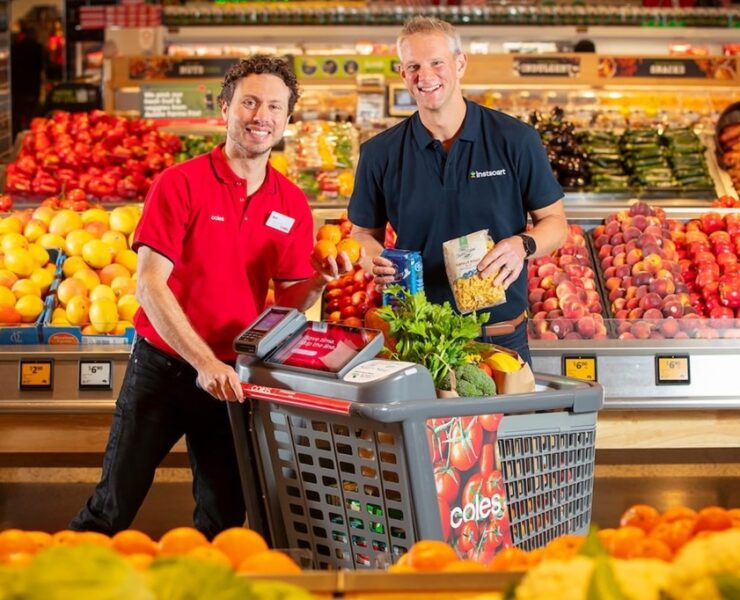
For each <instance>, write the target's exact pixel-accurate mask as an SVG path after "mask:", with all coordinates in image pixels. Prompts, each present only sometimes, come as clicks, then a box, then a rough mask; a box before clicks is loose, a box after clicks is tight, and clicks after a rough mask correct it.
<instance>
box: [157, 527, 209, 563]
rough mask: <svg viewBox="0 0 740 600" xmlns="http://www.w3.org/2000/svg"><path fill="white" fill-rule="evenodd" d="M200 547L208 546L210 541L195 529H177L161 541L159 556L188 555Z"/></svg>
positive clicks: (168, 533)
mask: <svg viewBox="0 0 740 600" xmlns="http://www.w3.org/2000/svg"><path fill="white" fill-rule="evenodd" d="M198 546H208V540H207V539H206V536H204V535H203V534H202V533H201V532H200V531H198V530H197V529H194V528H193V527H175V528H174V529H170V530H169V531H168V532H167V533H165V534H164V535H163V536H162V537H161V538H160V539H159V555H160V556H173V555H177V554H187V553H188V552H190V551H191V550H192V549H193V548H197V547H198Z"/></svg>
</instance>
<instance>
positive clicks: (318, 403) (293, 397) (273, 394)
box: [242, 383, 352, 415]
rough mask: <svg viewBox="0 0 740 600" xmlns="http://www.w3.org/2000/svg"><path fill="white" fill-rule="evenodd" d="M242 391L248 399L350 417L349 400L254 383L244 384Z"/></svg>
mask: <svg viewBox="0 0 740 600" xmlns="http://www.w3.org/2000/svg"><path fill="white" fill-rule="evenodd" d="M242 390H244V396H245V397H246V398H252V399H255V400H269V401H270V402H276V403H278V404H287V405H288V406H300V407H303V408H317V409H319V410H323V411H324V412H330V413H335V414H338V415H348V414H349V408H350V406H351V404H352V403H351V402H348V401H347V400H338V399H336V398H329V397H328V396H317V395H315V394H307V393H305V392H293V391H291V390H283V389H281V388H274V387H268V386H265V385H257V384H254V383H242Z"/></svg>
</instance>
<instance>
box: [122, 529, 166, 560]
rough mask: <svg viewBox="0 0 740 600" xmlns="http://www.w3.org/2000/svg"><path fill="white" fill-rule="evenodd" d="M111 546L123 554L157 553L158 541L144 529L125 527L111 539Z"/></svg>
mask: <svg viewBox="0 0 740 600" xmlns="http://www.w3.org/2000/svg"><path fill="white" fill-rule="evenodd" d="M111 548H113V550H115V551H116V552H120V553H121V554H149V555H151V556H154V555H156V554H157V551H158V547H157V543H156V542H155V541H154V540H153V539H152V538H150V537H149V536H148V535H147V534H146V533H144V532H143V531H138V530H136V529H125V530H124V531H119V532H118V533H117V534H116V535H114V536H113V538H112V539H111Z"/></svg>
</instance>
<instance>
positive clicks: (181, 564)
mask: <svg viewBox="0 0 740 600" xmlns="http://www.w3.org/2000/svg"><path fill="white" fill-rule="evenodd" d="M146 578H147V582H148V583H149V587H150V589H151V590H152V591H153V592H154V598H156V600H201V599H203V598H208V600H251V599H252V598H254V597H255V596H254V595H253V593H252V584H251V582H250V581H249V580H247V579H246V578H245V577H240V576H239V575H237V574H236V573H235V572H234V571H233V569H232V568H231V567H230V566H228V565H222V564H219V563H216V562H211V561H206V560H198V559H195V558H190V557H187V556H177V557H171V558H163V559H159V560H155V561H154V562H153V563H152V564H151V566H150V567H149V569H148V570H147V571H146ZM268 597H269V596H268Z"/></svg>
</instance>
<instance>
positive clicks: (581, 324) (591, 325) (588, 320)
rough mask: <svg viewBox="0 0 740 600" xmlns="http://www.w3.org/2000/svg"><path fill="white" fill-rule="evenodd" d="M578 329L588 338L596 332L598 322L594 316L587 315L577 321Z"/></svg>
mask: <svg viewBox="0 0 740 600" xmlns="http://www.w3.org/2000/svg"><path fill="white" fill-rule="evenodd" d="M576 331H578V333H579V334H581V335H582V336H583V337H584V338H586V339H588V338H591V337H593V335H594V333H596V323H595V321H594V320H593V317H591V316H585V317H581V318H580V319H578V321H576Z"/></svg>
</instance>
